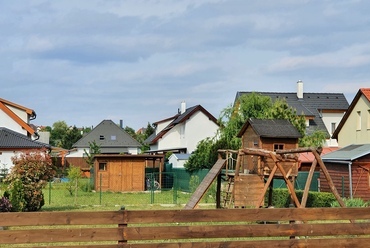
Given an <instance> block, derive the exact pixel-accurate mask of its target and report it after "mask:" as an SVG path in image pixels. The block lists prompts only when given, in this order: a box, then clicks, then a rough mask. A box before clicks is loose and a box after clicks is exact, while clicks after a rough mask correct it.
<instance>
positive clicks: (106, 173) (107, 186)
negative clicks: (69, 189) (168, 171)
mask: <svg viewBox="0 0 370 248" xmlns="http://www.w3.org/2000/svg"><path fill="white" fill-rule="evenodd" d="M163 161H164V157H163V155H146V154H140V155H123V154H100V155H95V163H94V183H95V189H99V190H100V189H101V190H102V191H112V192H130V191H144V190H145V174H146V170H148V169H153V168H158V170H159V171H163ZM159 181H161V178H159Z"/></svg>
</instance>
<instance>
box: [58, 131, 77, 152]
mask: <svg viewBox="0 0 370 248" xmlns="http://www.w3.org/2000/svg"><path fill="white" fill-rule="evenodd" d="M81 138H82V134H81V131H80V130H78V129H77V127H76V126H73V128H69V129H68V130H67V131H66V133H65V134H64V135H63V136H62V140H61V146H62V147H63V148H64V149H68V150H69V149H72V146H73V144H74V143H76V142H77V141H78V140H79V139H81Z"/></svg>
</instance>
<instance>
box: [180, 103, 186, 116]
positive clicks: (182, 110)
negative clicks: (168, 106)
mask: <svg viewBox="0 0 370 248" xmlns="http://www.w3.org/2000/svg"><path fill="white" fill-rule="evenodd" d="M185 111H186V102H185V101H182V102H181V107H180V114H183V113H185Z"/></svg>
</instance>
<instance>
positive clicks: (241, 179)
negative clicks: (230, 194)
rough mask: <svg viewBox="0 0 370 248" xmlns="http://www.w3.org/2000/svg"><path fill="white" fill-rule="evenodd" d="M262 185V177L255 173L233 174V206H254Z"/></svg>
mask: <svg viewBox="0 0 370 248" xmlns="http://www.w3.org/2000/svg"><path fill="white" fill-rule="evenodd" d="M263 187H264V182H263V179H261V177H260V176H258V175H256V174H248V175H239V176H235V180H234V206H235V207H254V206H256V205H257V204H258V200H259V196H260V193H261V192H262V190H263Z"/></svg>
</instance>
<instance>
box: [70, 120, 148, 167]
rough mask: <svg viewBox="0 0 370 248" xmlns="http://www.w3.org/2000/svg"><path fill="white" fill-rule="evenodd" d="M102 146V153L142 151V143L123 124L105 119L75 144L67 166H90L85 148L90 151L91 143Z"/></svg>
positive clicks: (133, 152) (134, 153)
mask: <svg viewBox="0 0 370 248" xmlns="http://www.w3.org/2000/svg"><path fill="white" fill-rule="evenodd" d="M93 142H95V143H96V144H97V145H98V146H99V147H100V153H101V154H132V155H136V154H139V153H140V152H141V150H140V148H141V144H140V143H139V142H138V141H137V140H135V139H134V138H133V137H131V136H130V135H129V134H128V133H127V132H126V131H125V130H124V129H123V127H122V126H121V125H117V124H116V123H114V122H113V121H112V120H103V121H102V122H100V123H99V124H98V125H97V126H96V127H95V128H93V129H92V130H91V131H90V132H89V133H87V134H86V135H85V136H83V137H82V138H81V139H79V140H78V141H77V142H76V143H75V144H73V146H72V147H73V149H72V150H71V151H70V153H69V154H68V155H67V156H66V162H67V166H68V165H69V164H73V165H75V166H79V167H81V168H89V166H88V165H87V164H86V162H85V161H84V159H83V157H84V156H85V150H86V151H87V152H90V143H93Z"/></svg>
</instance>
